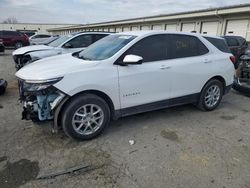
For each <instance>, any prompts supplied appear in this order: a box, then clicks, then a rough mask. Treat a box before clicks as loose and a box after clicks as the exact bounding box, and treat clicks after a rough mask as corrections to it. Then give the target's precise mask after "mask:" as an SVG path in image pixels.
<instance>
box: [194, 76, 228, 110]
mask: <svg viewBox="0 0 250 188" xmlns="http://www.w3.org/2000/svg"><path fill="white" fill-rule="evenodd" d="M222 96H223V84H222V83H221V82H220V81H219V80H216V79H213V80H210V81H209V82H208V83H207V84H206V85H205V86H204V88H203V89H202V91H201V94H200V98H199V101H198V105H197V107H198V108H199V109H201V110H203V111H212V110H214V109H215V108H217V106H219V104H220V102H221V99H222Z"/></svg>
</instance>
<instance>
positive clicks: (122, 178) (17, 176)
mask: <svg viewBox="0 0 250 188" xmlns="http://www.w3.org/2000/svg"><path fill="white" fill-rule="evenodd" d="M14 73H15V69H14V64H13V60H12V57H11V51H9V50H8V51H6V53H5V54H4V55H0V77H3V78H5V79H6V80H7V81H8V82H9V87H8V90H7V93H6V94H5V95H3V96H0V119H1V121H0V187H1V188H18V187H21V188H37V187H38V188H40V187H48V188H52V187H58V188H64V187H65V188H71V187H72V188H73V187H74V188H77V187H79V188H80V187H124V188H127V187H150V188H151V187H157V188H158V187H164V188H166V187H169V188H183V187H192V188H196V187H202V188H203V187H204V188H211V187H216V188H217V187H218V188H224V187H225V188H238V187H239V188H250V116H249V112H250V99H249V98H247V97H245V96H242V95H240V94H238V93H236V92H234V91H231V92H230V93H229V94H228V95H227V96H225V97H224V99H223V101H222V104H221V105H220V107H219V108H218V109H217V110H215V111H213V112H201V111H199V110H197V109H196V108H195V107H193V106H192V105H187V106H180V107H175V108H170V109H165V110H159V111H155V112H149V113H144V114H140V115H135V116H131V117H127V118H123V119H120V120H118V121H114V122H112V123H111V125H110V126H109V127H108V128H106V130H105V131H104V133H103V134H102V135H101V136H99V137H98V138H97V139H94V140H91V141H86V142H77V141H74V140H71V139H69V138H67V137H66V136H65V135H64V134H63V132H62V131H59V133H58V134H52V133H51V130H50V124H49V123H46V124H42V125H39V126H38V125H35V124H33V123H32V122H28V121H22V120H21V110H22V108H21V105H20V104H19V102H18V90H17V82H16V79H15V76H14ZM130 140H133V141H134V144H133V145H131V144H130V143H129V141H130ZM82 165H86V166H87V168H83V169H80V170H77V171H75V172H73V173H70V174H64V175H59V176H57V177H52V178H47V179H37V177H39V176H42V175H46V174H51V173H56V172H62V171H65V170H68V169H70V168H72V167H81V166H82Z"/></svg>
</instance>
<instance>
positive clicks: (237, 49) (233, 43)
mask: <svg viewBox="0 0 250 188" xmlns="http://www.w3.org/2000/svg"><path fill="white" fill-rule="evenodd" d="M223 38H225V39H226V42H227V44H228V46H229V49H230V51H231V53H232V54H233V55H234V56H235V57H236V61H237V63H236V64H235V68H237V66H238V65H239V61H240V57H241V56H242V55H244V54H245V51H246V49H247V47H248V43H247V41H246V39H244V38H243V37H241V36H231V35H230V36H224V37H223Z"/></svg>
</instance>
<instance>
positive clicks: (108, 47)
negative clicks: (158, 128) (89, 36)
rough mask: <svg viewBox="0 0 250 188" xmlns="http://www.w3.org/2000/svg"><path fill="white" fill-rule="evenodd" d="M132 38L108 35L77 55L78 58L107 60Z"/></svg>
mask: <svg viewBox="0 0 250 188" xmlns="http://www.w3.org/2000/svg"><path fill="white" fill-rule="evenodd" d="M134 38H136V37H135V36H132V35H109V36H107V37H105V38H103V39H101V40H99V41H97V42H96V43H94V44H92V45H91V46H89V47H88V48H87V49H85V50H84V51H82V52H81V53H79V55H78V57H79V58H81V59H86V60H93V61H96V60H104V59H108V58H110V57H112V56H113V55H114V54H116V53H117V52H118V51H119V50H120V49H122V48H123V47H124V46H126V45H127V44H128V43H129V42H130V41H132V40H133V39H134Z"/></svg>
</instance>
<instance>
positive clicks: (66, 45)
mask: <svg viewBox="0 0 250 188" xmlns="http://www.w3.org/2000/svg"><path fill="white" fill-rule="evenodd" d="M63 47H64V48H73V46H72V44H70V43H66V44H64V46H63Z"/></svg>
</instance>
